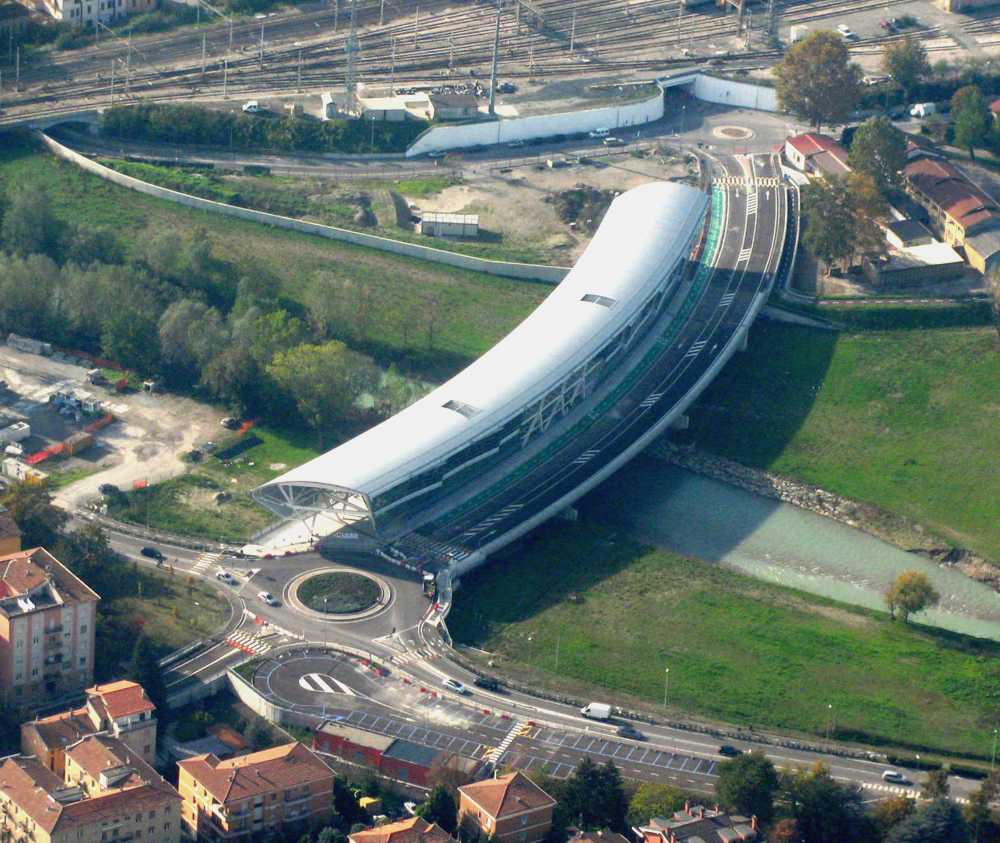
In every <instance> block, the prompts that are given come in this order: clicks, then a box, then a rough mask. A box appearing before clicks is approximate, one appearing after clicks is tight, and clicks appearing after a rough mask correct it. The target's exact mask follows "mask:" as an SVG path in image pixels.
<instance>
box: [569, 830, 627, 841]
mask: <svg viewBox="0 0 1000 843" xmlns="http://www.w3.org/2000/svg"><path fill="white" fill-rule="evenodd" d="M569 843H631V841H630V840H629V839H628V838H627V837H625V835H623V834H619V833H618V832H617V831H609V830H607V829H602V830H600V831H580V829H578V828H571V829H569Z"/></svg>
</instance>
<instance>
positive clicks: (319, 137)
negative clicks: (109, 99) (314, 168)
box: [101, 104, 428, 153]
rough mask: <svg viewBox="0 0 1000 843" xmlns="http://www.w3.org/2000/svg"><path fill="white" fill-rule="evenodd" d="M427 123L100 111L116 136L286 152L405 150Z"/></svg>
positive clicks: (175, 110) (179, 109)
mask: <svg viewBox="0 0 1000 843" xmlns="http://www.w3.org/2000/svg"><path fill="white" fill-rule="evenodd" d="M427 125H428V124H427V123H426V122H425V121H422V120H405V121H403V122H400V123H387V122H385V121H382V122H377V121H375V122H373V121H364V120H325V121H321V120H317V119H315V118H313V117H307V116H301V115H299V116H291V117H281V116H279V115H263V116H259V115H251V114H243V113H241V112H231V111H214V110H212V109H208V108H201V107H199V106H195V105H160V104H150V105H129V106H117V107H115V108H109V109H108V110H106V111H105V112H104V114H103V115H102V117H101V131H102V132H103V133H104V134H106V135H108V136H110V137H115V138H127V139H131V140H146V141H156V142H160V143H162V142H169V143H182V144H204V145H210V146H228V147H230V148H232V149H269V150H275V151H283V152H290V151H303V152H354V153H363V152H403V151H404V150H405V149H406V147H407V146H409V145H410V143H412V142H413V140H414V139H415V138H416V137H417V135H419V134H420V133H421V132H422V131H424V129H426V128H427Z"/></svg>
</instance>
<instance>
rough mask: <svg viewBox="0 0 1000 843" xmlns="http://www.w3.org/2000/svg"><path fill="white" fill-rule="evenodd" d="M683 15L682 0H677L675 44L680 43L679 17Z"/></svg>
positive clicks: (678, 44)
mask: <svg viewBox="0 0 1000 843" xmlns="http://www.w3.org/2000/svg"><path fill="white" fill-rule="evenodd" d="M683 16H684V0H677V46H678V47H679V46H680V45H681V18H682V17H683Z"/></svg>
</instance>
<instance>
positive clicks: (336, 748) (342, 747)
mask: <svg viewBox="0 0 1000 843" xmlns="http://www.w3.org/2000/svg"><path fill="white" fill-rule="evenodd" d="M313 749H315V750H317V751H319V752H327V753H329V754H330V755H336V756H338V757H340V758H343V759H344V760H345V761H348V762H350V763H351V764H358V765H360V766H362V767H371V768H372V769H374V770H377V771H378V772H379V773H381V774H382V775H383V776H386V777H388V778H390V779H396V780H397V781H402V782H408V783H410V784H415V785H419V786H420V787H427V786H428V785H429V784H430V781H431V779H432V778H433V775H432V774H433V772H434V771H437V770H447V771H448V773H449V775H448V780H449V781H452V782H453V781H455V780H456V779H458V780H459V781H461V780H462V778H464V779H465V780H466V781H472V780H473V778H475V775H476V773H477V772H478V770H479V768H480V766H481V762H479V761H477V760H475V759H473V758H465V757H463V756H461V755H457V754H456V753H454V752H447V751H445V750H441V749H438V748H436V747H430V746H423V745H422V744H417V743H412V742H410V741H405V740H402V739H401V738H391V737H388V736H386V735H379V734H376V733H374V732H366V731H365V730H363V729H357V728H355V727H353V726H348V725H346V724H343V723H335V722H330V721H328V722H326V723H323V724H322V725H321V726H320V727H319V728H318V729H317V730H316V731H315V733H314V734H313Z"/></svg>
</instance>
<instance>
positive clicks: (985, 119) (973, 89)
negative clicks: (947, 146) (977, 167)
mask: <svg viewBox="0 0 1000 843" xmlns="http://www.w3.org/2000/svg"><path fill="white" fill-rule="evenodd" d="M951 120H952V125H953V126H954V132H955V146H958V147H960V148H962V149H966V150H968V152H969V157H970V158H972V160H975V158H976V147H977V146H983V145H984V144H985V143H986V140H987V138H988V136H989V133H990V128H991V127H992V125H993V117H992V113H991V112H990V107H989V104H988V103H987V102H986V97H984V96H983V92H982V91H981V90H979V88H978V87H977V86H976V85H966V86H965V87H964V88H959V89H958V90H957V91H955V94H954V95H953V96H952V98H951Z"/></svg>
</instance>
